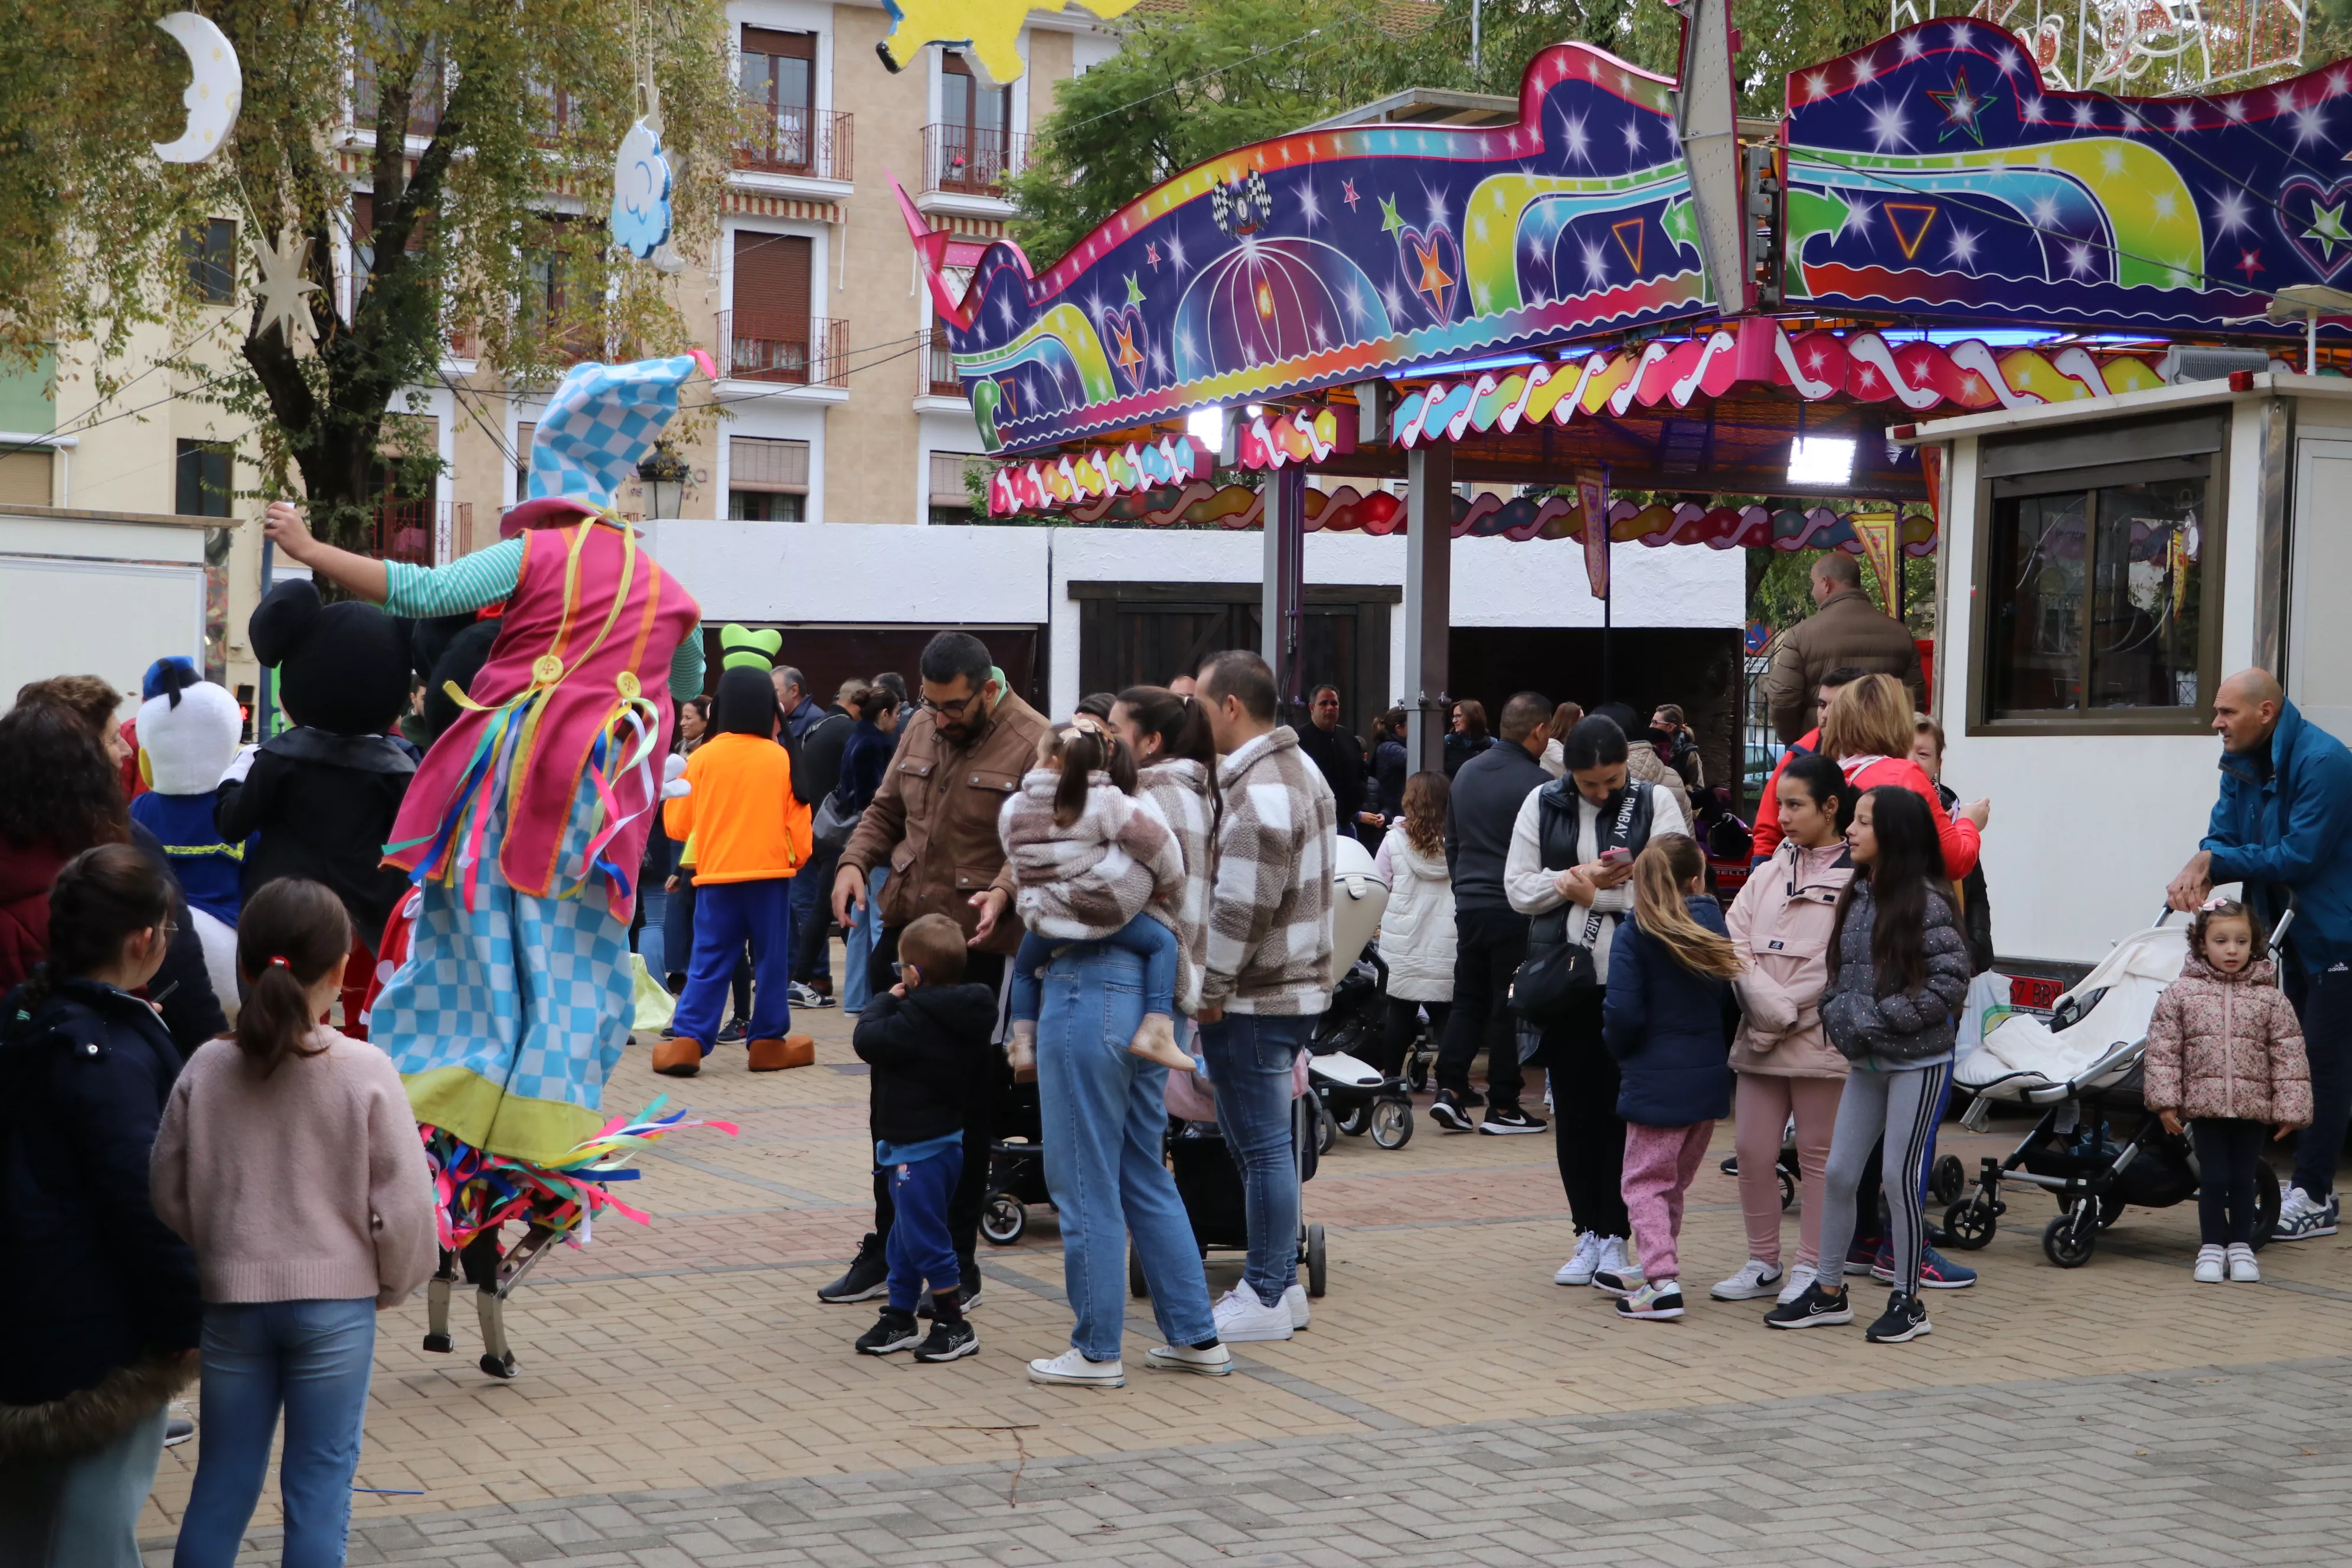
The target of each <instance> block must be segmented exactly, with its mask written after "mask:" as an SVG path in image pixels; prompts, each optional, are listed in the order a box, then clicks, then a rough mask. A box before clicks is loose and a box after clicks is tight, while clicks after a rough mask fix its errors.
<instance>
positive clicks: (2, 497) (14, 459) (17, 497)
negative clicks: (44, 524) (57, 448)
mask: <svg viewBox="0 0 2352 1568" xmlns="http://www.w3.org/2000/svg"><path fill="white" fill-rule="evenodd" d="M54 460H55V459H54V458H53V457H52V456H51V454H50V453H49V452H48V451H47V450H46V449H43V450H39V451H24V452H11V453H9V454H8V455H7V456H5V457H0V501H5V502H6V503H8V504H9V505H11V506H47V505H48V504H49V500H50V496H49V465H50V463H51V462H52V461H54Z"/></svg>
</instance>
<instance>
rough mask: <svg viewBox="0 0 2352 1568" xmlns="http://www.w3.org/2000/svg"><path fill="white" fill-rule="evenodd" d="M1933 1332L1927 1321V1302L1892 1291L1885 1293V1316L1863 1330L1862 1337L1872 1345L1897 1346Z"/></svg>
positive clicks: (1930, 1324)
mask: <svg viewBox="0 0 2352 1568" xmlns="http://www.w3.org/2000/svg"><path fill="white" fill-rule="evenodd" d="M1935 1331H1936V1329H1935V1325H1934V1324H1932V1323H1930V1322H1928V1321H1927V1302H1925V1301H1922V1300H1919V1298H1918V1297H1916V1296H1906V1295H1905V1294H1904V1293H1903V1292H1902V1291H1900V1290H1893V1291H1889V1292H1888V1293H1887V1297H1886V1312H1885V1316H1883V1317H1881V1318H1880V1319H1879V1320H1878V1321H1876V1322H1874V1323H1873V1324H1871V1325H1870V1327H1869V1328H1868V1329H1866V1330H1864V1331H1863V1336H1862V1337H1863V1338H1864V1339H1866V1340H1868V1341H1869V1342H1871V1343H1872V1344H1874V1345H1899V1344H1901V1343H1903V1342H1905V1341H1906V1340H1916V1339H1919V1338H1922V1337H1924V1336H1926V1335H1927V1334H1932V1333H1934V1332H1935Z"/></svg>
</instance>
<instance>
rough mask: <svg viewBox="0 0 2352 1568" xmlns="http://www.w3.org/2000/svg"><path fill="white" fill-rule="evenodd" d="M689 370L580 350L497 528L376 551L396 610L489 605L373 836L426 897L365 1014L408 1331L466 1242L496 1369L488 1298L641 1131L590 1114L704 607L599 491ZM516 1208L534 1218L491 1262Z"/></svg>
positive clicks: (505, 1366) (571, 1227)
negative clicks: (416, 1294)
mask: <svg viewBox="0 0 2352 1568" xmlns="http://www.w3.org/2000/svg"><path fill="white" fill-rule="evenodd" d="M698 365H699V366H700V367H701V368H702V369H703V371H704V372H705V373H706V374H708V373H709V370H710V365H709V361H708V360H707V359H705V358H703V357H702V356H701V355H699V354H688V355H679V356H677V357H676V358H672V359H660V360H647V361H642V362H639V363H634V364H619V365H601V364H593V363H589V364H580V365H575V366H573V367H572V370H571V371H570V372H569V373H567V374H565V376H564V378H563V380H562V383H561V384H559V385H558V386H557V387H556V389H555V393H554V395H553V396H552V398H551V400H550V402H549V405H548V409H547V412H546V414H545V415H544V416H542V417H541V420H540V422H539V426H538V430H537V432H536V434H535V436H534V437H533V439H532V442H531V452H530V487H529V488H530V496H529V499H527V500H525V501H523V503H522V504H520V506H517V507H515V508H513V509H512V510H509V512H508V513H507V514H506V517H505V518H504V520H503V521H502V522H501V524H500V529H499V531H500V533H501V534H503V535H504V536H505V537H504V538H503V539H502V541H501V542H499V543H498V544H496V545H494V546H492V547H491V548H489V549H488V550H484V551H480V552H477V553H475V554H473V555H469V556H467V557H466V558H465V559H464V560H462V561H460V562H457V563H454V564H452V565H449V566H446V567H438V568H427V567H421V566H413V565H408V564H405V563H399V562H392V563H386V572H387V575H388V578H389V583H388V588H389V595H388V597H387V599H386V601H385V607H386V608H387V609H388V610H389V611H390V612H391V613H392V614H394V615H395V616H414V617H417V618H424V617H427V616H450V615H458V614H463V613H466V612H467V611H471V610H476V609H478V608H480V607H482V606H484V605H492V604H498V603H500V602H501V601H503V602H504V604H505V605H506V609H505V612H504V615H503V616H501V618H500V620H499V630H498V633H497V637H496V640H495V641H494V642H493V643H492V645H491V647H490V650H489V654H488V658H486V659H485V660H484V662H483V664H482V667H481V668H480V670H479V672H478V674H476V675H475V677H474V679H473V680H472V682H471V689H470V691H467V692H460V691H457V690H455V689H452V690H451V691H450V692H449V693H448V695H449V696H451V697H452V698H453V699H455V700H457V705H458V707H459V708H460V709H461V710H462V711H461V712H460V713H459V714H458V716H457V721H456V722H455V723H453V724H451V725H450V726H449V728H448V729H447V730H446V731H444V732H443V733H442V734H441V735H439V736H438V737H437V738H436V740H435V741H434V742H433V745H432V749H431V750H430V751H428V752H426V753H425V759H424V761H423V762H422V763H419V764H418V765H417V769H416V774H415V779H414V780H413V781H412V782H411V784H410V785H409V789H408V793H407V795H406V797H405V799H404V803H403V805H402V808H401V812H400V816H399V818H398V820H397V822H396V823H395V825H394V829H393V833H392V839H391V842H390V843H389V844H387V845H386V846H385V847H384V858H385V861H386V863H387V864H389V865H394V866H397V867H400V868H404V869H405V870H406V871H407V872H408V873H409V875H410V878H411V879H412V880H413V881H414V882H415V884H416V886H417V889H418V893H419V895H420V898H419V902H418V910H417V915H416V920H415V926H414V928H413V930H412V931H411V933H410V939H409V951H408V955H407V958H406V960H405V961H404V963H402V964H401V966H400V967H399V969H398V970H397V971H396V972H395V973H394V974H393V975H392V977H391V978H390V980H388V981H387V982H386V983H385V984H384V987H383V992H382V994H380V995H379V996H377V998H376V1000H375V1005H374V1007H373V1013H372V1016H371V1017H372V1023H373V1035H374V1038H375V1040H376V1042H377V1043H378V1044H379V1045H381V1046H382V1047H383V1049H384V1051H385V1053H386V1054H387V1055H389V1056H390V1057H391V1058H392V1059H393V1063H394V1066H395V1067H397V1068H399V1069H400V1073H401V1077H402V1079H403V1080H404V1082H405V1083H406V1085H407V1088H408V1097H409V1103H410V1105H411V1107H412V1108H413V1109H414V1110H415V1115H416V1120H417V1121H418V1122H419V1123H420V1124H421V1126H422V1127H423V1129H424V1131H425V1140H426V1147H427V1150H428V1152H429V1153H430V1154H431V1156H432V1159H433V1163H434V1166H435V1173H436V1184H437V1185H438V1187H439V1190H440V1194H441V1197H442V1200H443V1206H444V1212H445V1222H444V1223H445V1228H444V1234H443V1245H444V1247H445V1249H447V1250H445V1254H444V1258H443V1262H442V1269H441V1273H440V1274H439V1276H437V1277H436V1279H435V1280H434V1282H433V1286H432V1292H431V1296H430V1298H429V1300H430V1306H431V1316H432V1319H433V1322H432V1330H433V1331H432V1332H431V1333H430V1334H428V1335H427V1337H426V1340H425V1348H426V1349H428V1350H442V1351H446V1350H447V1349H448V1348H449V1339H448V1330H447V1316H448V1294H449V1289H450V1287H451V1284H452V1283H453V1280H454V1277H455V1271H454V1269H453V1268H452V1266H451V1257H450V1252H452V1251H455V1250H457V1249H460V1248H462V1249H463V1251H464V1254H465V1264H466V1270H465V1271H466V1275H467V1278H468V1279H471V1280H472V1281H473V1283H474V1284H475V1285H476V1286H477V1287H478V1289H479V1290H480V1292H481V1294H480V1298H479V1300H478V1307H479V1309H480V1313H481V1319H482V1331H483V1338H484V1341H485V1350H486V1352H487V1353H485V1355H484V1356H483V1358H482V1366H483V1369H484V1370H485V1371H487V1372H489V1373H491V1374H492V1375H494V1376H500V1377H511V1376H513V1375H514V1358H513V1356H512V1355H511V1354H510V1353H509V1352H508V1350H507V1347H506V1344H505V1339H504V1333H503V1326H502V1322H501V1321H500V1316H499V1302H500V1301H501V1300H503V1298H504V1296H505V1294H506V1293H507V1291H508V1290H509V1289H512V1288H513V1284H514V1282H515V1280H516V1279H519V1278H520V1275H521V1273H522V1271H523V1269H524V1268H528V1267H529V1265H530V1261H531V1260H532V1259H533V1258H536V1257H537V1256H538V1254H539V1252H540V1250H541V1248H543V1247H545V1245H546V1244H547V1242H548V1241H550V1240H551V1239H553V1238H554V1237H557V1236H566V1237H569V1238H570V1239H572V1240H573V1241H574V1242H575V1244H576V1243H577V1241H579V1240H580V1239H582V1238H583V1237H584V1234H585V1232H586V1229H587V1222H588V1220H589V1218H590V1216H591V1215H592V1213H593V1210H594V1209H595V1208H598V1207H602V1206H604V1205H607V1204H609V1203H610V1202H611V1200H610V1199H609V1198H607V1197H605V1196H604V1193H603V1190H602V1187H601V1186H600V1185H598V1184H597V1176H598V1174H599V1173H609V1172H610V1170H611V1163H612V1158H613V1156H614V1153H615V1152H616V1150H617V1147H619V1146H621V1145H625V1144H627V1143H630V1142H638V1141H641V1140H642V1138H643V1137H645V1136H646V1135H647V1134H649V1133H650V1132H651V1131H653V1129H652V1128H650V1127H642V1126H641V1127H631V1128H626V1129H624V1128H623V1127H622V1126H621V1123H620V1122H618V1121H608V1120H607V1119H606V1118H605V1116H604V1114H603V1110H602V1104H603V1100H604V1081H605V1079H607V1078H608V1077H609V1076H610V1075H611V1073H612V1071H613V1068H614V1065H615V1064H616V1063H617V1062H618V1061H619V1060H620V1057H621V1052H622V1049H623V1047H625V1046H626V1045H627V1044H628V1040H629V1026H630V1023H631V1020H632V1018H633V1017H634V1016H635V996H634V991H633V972H632V968H631V964H630V962H629V922H630V917H631V915H632V913H633V912H634V910H635V901H636V895H637V889H636V888H635V884H634V881H633V878H634V876H635V870H636V868H637V867H638V865H639V864H640V862H641V860H642V859H643V856H644V850H645V843H646V834H647V832H648V830H649V829H650V827H651V826H652V820H653V819H652V812H653V810H654V808H655V806H656V805H657V804H658V795H659V782H658V779H657V777H656V766H657V763H658V760H659V758H660V755H661V749H662V742H663V739H664V736H665V735H666V733H667V731H668V729H669V727H670V724H671V721H672V713H673V707H672V704H673V700H674V699H677V698H681V697H689V696H694V695H696V694H698V693H699V692H700V691H701V689H702V684H703V658H702V640H701V638H700V637H699V636H698V632H697V627H698V619H699V616H700V611H699V609H698V606H697V605H696V604H695V601H694V598H693V596H692V595H689V594H688V592H687V591H686V589H685V588H684V587H683V586H682V585H681V584H679V583H678V582H677V579H676V578H674V577H672V576H670V575H669V574H668V573H667V572H665V571H663V570H662V568H661V567H660V566H659V565H658V564H657V563H655V562H654V561H653V559H652V558H651V557H649V556H647V555H646V554H645V553H644V552H643V551H642V550H640V549H639V548H638V543H637V536H636V533H635V530H634V529H632V528H631V527H630V526H629V525H628V524H627V523H626V522H625V521H622V520H620V519H619V518H618V517H617V516H615V515H614V512H613V510H612V502H613V496H614V492H615V490H616V489H617V488H618V487H619V486H620V485H621V484H622V483H623V482H624V481H625V479H627V478H629V477H630V476H632V475H634V474H635V470H636V466H637V463H638V460H639V459H640V458H643V457H644V456H645V455H646V452H647V451H648V450H650V449H651V447H652V446H653V443H654V439H655V437H656V436H658V435H659V434H660V432H661V429H662V427H663V426H664V425H666V424H667V422H668V419H669V417H670V416H671V415H673V414H674V413H676V412H677V395H678V388H679V385H680V384H682V383H683V382H684V381H685V380H686V379H687V377H688V375H690V374H693V372H694V371H695V369H696V368H697V366H698ZM671 1124H673V1125H674V1124H675V1123H674V1122H673V1123H671ZM508 1218H523V1219H527V1220H528V1221H529V1222H530V1234H529V1235H528V1236H527V1237H525V1239H524V1240H523V1241H522V1242H521V1243H520V1244H518V1245H517V1247H515V1248H514V1250H513V1251H512V1252H511V1253H509V1255H508V1256H507V1257H506V1258H503V1259H501V1258H499V1253H498V1240H497V1238H498V1232H499V1225H500V1224H501V1223H502V1222H503V1221H504V1220H506V1219H508ZM575 1232H576V1233H577V1234H574V1233H575Z"/></svg>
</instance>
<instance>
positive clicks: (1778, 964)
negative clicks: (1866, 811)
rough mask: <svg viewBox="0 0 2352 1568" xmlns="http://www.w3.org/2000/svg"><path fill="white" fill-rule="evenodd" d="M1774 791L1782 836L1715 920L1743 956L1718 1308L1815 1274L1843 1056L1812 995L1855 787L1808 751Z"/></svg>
mask: <svg viewBox="0 0 2352 1568" xmlns="http://www.w3.org/2000/svg"><path fill="white" fill-rule="evenodd" d="M1773 787H1774V788H1775V789H1776V790H1777V791H1778V793H1779V795H1780V824H1781V829H1782V837H1781V839H1780V843H1779V844H1778V845H1776V846H1774V847H1773V850H1772V856H1771V858H1769V859H1768V860H1766V861H1765V862H1764V863H1763V864H1762V865H1761V866H1759V867H1757V868H1756V869H1755V870H1754V871H1753V872H1752V873H1750V874H1749V876H1748V884H1747V886H1745V887H1743V888H1741V889H1739V897H1738V900H1735V901H1734V902H1733V904H1732V906H1731V912H1730V914H1729V915H1728V916H1727V917H1726V921H1725V924H1726V927H1727V930H1728V931H1729V932H1730V935H1731V940H1732V942H1734V943H1736V944H1738V946H1739V947H1740V948H1741V949H1742V950H1743V951H1744V952H1746V953H1747V955H1748V968H1747V971H1746V973H1743V974H1741V975H1740V977H1739V978H1738V981H1737V982H1736V983H1735V984H1737V986H1738V992H1739V1002H1740V1007H1741V1011H1742V1013H1743V1014H1744V1016H1743V1018H1742V1020H1741V1023H1740V1026H1739V1034H1738V1037H1737V1038H1736V1039H1735V1040H1733V1042H1732V1046H1731V1067H1732V1071H1733V1072H1734V1073H1735V1074H1736V1075H1737V1078H1738V1082H1737V1083H1736V1085H1735V1086H1734V1088H1733V1090H1732V1098H1733V1101H1734V1104H1735V1110H1734V1118H1735V1122H1736V1126H1735V1129H1734V1134H1735V1146H1736V1148H1737V1150H1738V1155H1739V1207H1740V1212H1741V1214H1742V1215H1745V1216H1746V1219H1747V1223H1748V1261H1747V1263H1746V1264H1745V1265H1744V1266H1743V1267H1742V1268H1740V1270H1739V1272H1738V1273H1737V1274H1734V1275H1733V1276H1732V1277H1731V1278H1730V1279H1726V1280H1724V1281H1723V1282H1722V1283H1721V1284H1719V1285H1717V1286H1716V1288H1715V1289H1713V1290H1712V1291H1710V1292H1708V1293H1709V1294H1710V1295H1712V1296H1713V1297H1714V1298H1715V1299H1716V1300H1718V1301H1752V1300H1756V1299H1757V1298H1759V1297H1762V1296H1774V1295H1777V1296H1778V1298H1779V1299H1780V1300H1782V1301H1793V1300H1796V1299H1797V1298H1798V1297H1799V1296H1801V1295H1802V1294H1804V1290H1805V1287H1806V1286H1808V1285H1810V1284H1811V1283H1812V1282H1813V1279H1814V1278H1815V1276H1816V1275H1818V1274H1819V1273H1820V1272H1821V1258H1822V1172H1823V1170H1824V1169H1826V1167H1827V1165H1828V1163H1829V1157H1830V1131H1831V1130H1832V1128H1834V1127H1835V1126H1836V1125H1837V1108H1838V1095H1839V1091H1840V1090H1841V1089H1843V1088H1844V1086H1845V1075H1846V1063H1845V1058H1843V1056H1840V1055H1839V1054H1838V1051H1837V1047H1834V1046H1832V1045H1831V1044H1830V1042H1829V1037H1828V1036H1827V1035H1825V1034H1823V1033H1822V990H1823V989H1824V988H1825V987H1826V986H1827V985H1828V984H1829V978H1830V970H1829V951H1830V931H1831V929H1832V926H1833V925H1834V924H1835V923H1836V921H1837V906H1838V899H1839V897H1840V896H1841V895H1842V894H1843V893H1844V891H1845V885H1846V883H1847V882H1849V881H1851V880H1852V879H1853V861H1852V860H1851V859H1850V858H1847V855H1846V847H1845V830H1846V825H1847V823H1848V822H1849V821H1851V820H1852V818H1853V799H1854V791H1853V787H1852V786H1851V785H1849V784H1847V783H1846V782H1845V775H1844V774H1843V773H1840V772H1838V766H1837V764H1836V763H1833V762H1832V761H1830V760H1829V759H1828V758H1827V757H1824V756H1822V755H1821V754H1820V753H1819V752H1798V753H1796V754H1795V755H1793V756H1791V757H1790V759H1789V765H1788V766H1787V767H1785V768H1783V769H1782V770H1781V771H1780V777H1779V778H1778V780H1777V781H1776V782H1775V784H1774V786H1773ZM1791 1120H1793V1121H1795V1122H1796V1126H1797V1169H1798V1172H1799V1173H1800V1174H1801V1176H1802V1178H1803V1180H1804V1193H1805V1206H1804V1212H1803V1214H1802V1215H1800V1216H1799V1220H1798V1226H1797V1258H1796V1262H1795V1264H1794V1265H1793V1266H1792V1267H1790V1268H1787V1269H1785V1270H1784V1269H1783V1268H1781V1267H1780V1174H1779V1166H1780V1131H1781V1129H1782V1128H1785V1127H1787V1126H1788V1125H1789V1123H1790V1121H1791Z"/></svg>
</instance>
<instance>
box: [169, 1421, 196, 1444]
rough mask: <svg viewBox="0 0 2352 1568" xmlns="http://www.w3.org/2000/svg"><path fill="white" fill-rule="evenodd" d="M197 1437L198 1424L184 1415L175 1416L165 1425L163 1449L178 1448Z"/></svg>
mask: <svg viewBox="0 0 2352 1568" xmlns="http://www.w3.org/2000/svg"><path fill="white" fill-rule="evenodd" d="M195 1435H196V1424H195V1423H194V1422H193V1421H191V1420H189V1419H188V1418H187V1417H186V1416H184V1415H174V1416H173V1417H172V1418H171V1419H170V1420H169V1421H166V1422H164V1423H163V1447H166V1448H176V1447H179V1446H180V1445H181V1444H183V1443H184V1442H186V1441H187V1440H188V1439H189V1438H191V1437H193V1436H195Z"/></svg>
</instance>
